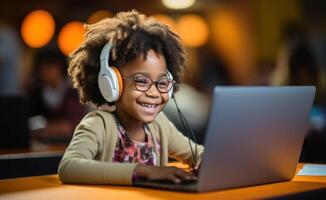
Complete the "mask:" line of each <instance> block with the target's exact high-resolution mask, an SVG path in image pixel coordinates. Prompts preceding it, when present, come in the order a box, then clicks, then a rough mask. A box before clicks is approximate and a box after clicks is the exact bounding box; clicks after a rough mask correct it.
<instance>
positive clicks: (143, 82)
mask: <svg viewBox="0 0 326 200" xmlns="http://www.w3.org/2000/svg"><path fill="white" fill-rule="evenodd" d="M123 79H124V80H129V81H132V82H134V84H135V88H136V89H137V90H138V91H141V92H146V91H147V90H149V89H150V88H151V87H152V85H153V84H155V86H156V88H157V90H158V91H159V92H160V93H168V92H169V91H170V90H171V89H172V87H173V86H174V84H175V81H174V80H172V79H169V78H166V77H165V78H161V79H159V80H158V81H152V79H150V78H149V77H147V76H135V77H123Z"/></svg>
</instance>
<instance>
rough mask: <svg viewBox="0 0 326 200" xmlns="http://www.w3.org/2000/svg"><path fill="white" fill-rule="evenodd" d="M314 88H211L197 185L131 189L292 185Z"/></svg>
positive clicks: (196, 189)
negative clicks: (211, 94)
mask: <svg viewBox="0 0 326 200" xmlns="http://www.w3.org/2000/svg"><path fill="white" fill-rule="evenodd" d="M315 90H316V89H315V87H314V86H284V87H268V86H265V87H264V86H262V87H231V86H226V87H215V88H214V96H213V101H212V107H211V113H210V118H209V122H208V127H207V132H206V137H205V141H204V146H205V152H204V155H203V159H202V162H201V167H200V170H199V172H198V180H197V181H196V182H190V183H189V182H185V183H184V184H182V183H181V184H175V183H172V182H169V181H162V182H159V181H148V180H147V181H138V182H135V183H134V185H135V186H141V187H151V188H161V189H168V190H178V191H186V192H206V191H212V190H222V189H229V188H236V187H246V186H253V185H260V184H266V183H273V182H281V181H287V180H291V179H292V178H293V177H294V175H295V171H296V167H297V163H298V160H299V156H300V152H301V147H302V144H303V140H304V137H305V134H306V131H307V129H308V119H309V114H310V110H311V107H312V104H313V99H314V96H315Z"/></svg>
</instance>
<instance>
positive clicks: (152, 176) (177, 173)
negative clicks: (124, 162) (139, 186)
mask: <svg viewBox="0 0 326 200" xmlns="http://www.w3.org/2000/svg"><path fill="white" fill-rule="evenodd" d="M135 173H136V174H137V176H139V177H142V178H147V179H149V180H170V181H172V182H174V183H180V182H181V181H182V180H196V179H197V177H196V176H194V175H193V174H191V173H189V172H186V171H184V170H182V169H180V168H177V167H156V166H150V165H141V164H140V165H137V167H136V169H135Z"/></svg>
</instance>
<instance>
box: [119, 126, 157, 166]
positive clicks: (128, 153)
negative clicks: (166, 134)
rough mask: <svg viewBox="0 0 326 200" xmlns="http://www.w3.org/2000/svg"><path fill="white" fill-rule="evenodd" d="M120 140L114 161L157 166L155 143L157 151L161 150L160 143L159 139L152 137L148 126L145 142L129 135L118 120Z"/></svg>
mask: <svg viewBox="0 0 326 200" xmlns="http://www.w3.org/2000/svg"><path fill="white" fill-rule="evenodd" d="M117 125H118V140H117V144H116V147H115V150H114V157H113V162H120V163H142V164H146V165H152V166H155V165H156V163H157V158H158V155H157V154H156V152H155V148H154V145H153V143H154V142H155V146H156V147H157V152H160V145H159V144H160V143H159V141H158V139H154V138H153V137H152V134H151V132H150V131H149V129H148V127H147V126H145V125H144V126H143V127H144V131H145V134H146V141H145V142H138V141H134V140H132V139H131V138H129V137H128V135H127V133H126V131H125V129H124V128H123V127H122V125H121V124H120V123H119V122H118V123H117Z"/></svg>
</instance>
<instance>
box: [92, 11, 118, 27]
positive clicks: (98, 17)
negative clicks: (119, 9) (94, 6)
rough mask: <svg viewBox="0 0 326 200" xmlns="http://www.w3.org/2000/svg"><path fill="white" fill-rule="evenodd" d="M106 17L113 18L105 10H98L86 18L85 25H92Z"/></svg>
mask: <svg viewBox="0 0 326 200" xmlns="http://www.w3.org/2000/svg"><path fill="white" fill-rule="evenodd" d="M107 17H113V14H112V13H111V12H109V11H107V10H98V11H96V12H94V13H92V14H91V15H90V16H89V17H88V19H87V23H88V24H94V23H96V22H98V21H100V20H102V19H104V18H107Z"/></svg>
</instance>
